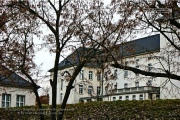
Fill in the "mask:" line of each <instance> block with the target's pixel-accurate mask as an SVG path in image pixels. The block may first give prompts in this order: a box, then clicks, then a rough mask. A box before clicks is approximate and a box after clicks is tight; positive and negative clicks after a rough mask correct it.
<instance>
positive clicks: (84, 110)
mask: <svg viewBox="0 0 180 120" xmlns="http://www.w3.org/2000/svg"><path fill="white" fill-rule="evenodd" d="M60 107H61V106H60V105H58V106H57V109H60ZM50 108H51V106H48V105H46V106H43V110H42V111H43V112H44V115H45V119H49V118H50ZM38 110H39V109H38V108H37V107H34V106H25V107H21V108H9V109H0V114H1V118H4V119H8V118H12V116H13V118H14V119H37V118H38V117H39V116H38V115H37V113H38ZM15 112H16V114H15ZM179 113H180V100H179V99H177V100H156V101H149V100H148V101H113V102H89V103H78V104H70V105H67V107H66V109H65V115H64V119H68V120H69V119H70V120H74V119H80V120H81V119H83V120H84V119H100V120H101V119H102V120H107V119H110V120H111V119H130V120H132V119H175V120H177V119H178V118H179V117H180V115H179ZM22 114H23V115H22Z"/></svg>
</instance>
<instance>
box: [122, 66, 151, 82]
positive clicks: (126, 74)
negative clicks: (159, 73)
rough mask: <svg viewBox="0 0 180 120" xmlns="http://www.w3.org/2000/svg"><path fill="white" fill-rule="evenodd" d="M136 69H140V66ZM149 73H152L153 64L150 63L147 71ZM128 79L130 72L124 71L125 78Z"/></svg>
mask: <svg viewBox="0 0 180 120" xmlns="http://www.w3.org/2000/svg"><path fill="white" fill-rule="evenodd" d="M135 68H137V69H138V68H139V65H136V66H135ZM147 71H148V72H150V71H152V64H151V63H149V64H148V69H147ZM138 75H139V74H136V76H138ZM127 77H128V70H124V78H127Z"/></svg>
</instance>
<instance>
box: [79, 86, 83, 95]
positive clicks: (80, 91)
mask: <svg viewBox="0 0 180 120" xmlns="http://www.w3.org/2000/svg"><path fill="white" fill-rule="evenodd" d="M79 94H81V95H82V94H83V85H79Z"/></svg>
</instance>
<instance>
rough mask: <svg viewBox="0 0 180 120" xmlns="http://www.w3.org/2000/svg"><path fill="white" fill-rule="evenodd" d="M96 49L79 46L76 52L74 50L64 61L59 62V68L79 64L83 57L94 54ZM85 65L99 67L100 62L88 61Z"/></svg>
mask: <svg viewBox="0 0 180 120" xmlns="http://www.w3.org/2000/svg"><path fill="white" fill-rule="evenodd" d="M94 50H95V49H93V48H83V47H79V48H78V49H76V50H75V51H74V52H72V53H71V54H70V55H69V56H67V57H66V58H65V59H64V60H63V61H61V62H60V63H59V65H58V68H59V70H62V69H65V68H68V67H72V66H76V65H78V64H79V63H80V62H81V59H84V58H86V56H87V55H90V54H93V53H94ZM98 52H100V51H98ZM85 66H87V67H99V65H98V63H96V62H91V63H87V64H86V65H85ZM52 71H53V68H52V69H50V70H49V72H52Z"/></svg>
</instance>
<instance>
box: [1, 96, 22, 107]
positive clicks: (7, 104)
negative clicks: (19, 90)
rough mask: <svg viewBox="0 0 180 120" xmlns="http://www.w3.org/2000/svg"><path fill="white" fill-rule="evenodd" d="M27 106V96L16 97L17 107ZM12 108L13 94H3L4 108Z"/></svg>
mask: <svg viewBox="0 0 180 120" xmlns="http://www.w3.org/2000/svg"><path fill="white" fill-rule="evenodd" d="M24 105H25V96H24V95H17V96H16V107H20V106H24ZM8 107H11V94H2V108H8Z"/></svg>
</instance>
